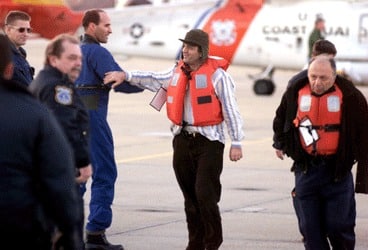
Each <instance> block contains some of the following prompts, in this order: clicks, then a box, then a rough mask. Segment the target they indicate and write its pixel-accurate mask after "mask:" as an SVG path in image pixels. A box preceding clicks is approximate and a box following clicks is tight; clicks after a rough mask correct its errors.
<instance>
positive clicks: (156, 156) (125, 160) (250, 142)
mask: <svg viewBox="0 0 368 250" xmlns="http://www.w3.org/2000/svg"><path fill="white" fill-rule="evenodd" d="M268 141H272V138H270V137H267V138H262V139H258V140H251V141H247V140H245V141H244V142H243V144H244V145H254V144H259V143H265V142H268ZM228 146H230V145H228ZM172 154H173V152H172V151H171V152H165V153H160V154H150V155H145V156H139V157H132V158H127V159H124V160H122V159H121V160H117V161H116V163H118V164H120V163H129V162H135V161H142V160H149V159H156V158H161V157H168V156H172Z"/></svg>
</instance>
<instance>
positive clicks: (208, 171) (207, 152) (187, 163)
mask: <svg viewBox="0 0 368 250" xmlns="http://www.w3.org/2000/svg"><path fill="white" fill-rule="evenodd" d="M173 147H174V157H173V167H174V171H175V175H176V179H177V181H178V184H179V186H180V189H181V191H182V192H183V195H184V207H185V215H186V219H187V226H188V237H189V243H188V247H187V250H203V249H218V248H219V246H220V245H221V243H222V240H223V239H222V224H221V215H220V210H219V207H218V202H219V201H220V196H221V183H220V175H221V172H222V167H223V153H224V145H223V144H222V143H221V142H219V141H210V140H208V139H207V138H206V137H204V136H201V135H199V134H197V135H196V136H195V137H193V136H190V135H185V134H183V133H181V134H179V135H177V136H175V138H174V140H173Z"/></svg>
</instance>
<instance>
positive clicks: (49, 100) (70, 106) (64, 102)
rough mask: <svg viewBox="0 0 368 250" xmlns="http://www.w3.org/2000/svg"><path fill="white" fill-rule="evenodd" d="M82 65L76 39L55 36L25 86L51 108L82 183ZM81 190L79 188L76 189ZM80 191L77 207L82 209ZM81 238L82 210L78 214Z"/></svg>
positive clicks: (85, 151) (85, 154)
mask: <svg viewBox="0 0 368 250" xmlns="http://www.w3.org/2000/svg"><path fill="white" fill-rule="evenodd" d="M81 64H82V52H81V49H80V46H79V41H78V40H77V39H76V38H75V37H73V36H70V35H66V34H61V35H59V36H57V37H55V38H54V39H53V40H52V41H51V42H50V43H49V44H48V46H47V48H46V61H45V67H44V68H43V69H42V70H41V71H40V73H39V74H38V75H37V77H36V78H35V79H34V80H33V81H32V83H31V84H30V86H29V89H30V90H31V92H32V93H33V94H34V95H35V96H36V97H37V98H38V99H39V100H40V101H41V102H43V103H44V104H46V106H47V107H48V108H49V109H50V110H51V111H52V113H53V114H54V115H55V117H56V118H57V120H58V121H59V123H60V125H61V127H62V128H63V131H64V134H65V135H66V138H67V139H68V141H69V143H70V145H71V146H72V149H73V153H74V159H75V167H76V172H77V177H76V181H77V183H78V184H84V183H85V182H87V180H88V178H89V177H90V176H91V175H92V166H91V164H90V153H89V119H88V112H87V109H86V108H85V106H84V104H83V102H82V100H81V99H80V97H79V95H78V93H77V92H76V90H75V87H74V81H75V79H76V78H77V77H78V76H79V72H80V70H81ZM80 192H81V191H80ZM82 197H83V194H82V192H81V193H80V207H81V211H82V212H83V208H84V202H83V198H82ZM79 224H80V236H81V237H82V238H83V228H84V213H81V214H80V223H79Z"/></svg>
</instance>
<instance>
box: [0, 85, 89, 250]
mask: <svg viewBox="0 0 368 250" xmlns="http://www.w3.org/2000/svg"><path fill="white" fill-rule="evenodd" d="M0 124H1V126H0V138H1V139H0V221H1V225H0V241H1V248H2V249H40V248H38V246H37V245H36V244H33V243H35V240H36V239H37V237H39V236H40V235H41V233H47V228H45V227H43V226H44V224H43V222H44V221H45V220H43V219H42V218H45V217H46V218H48V219H47V220H52V221H53V222H54V223H55V224H56V225H57V226H58V227H59V229H60V230H61V232H63V233H66V234H68V235H71V234H73V235H77V234H74V233H73V232H76V231H75V230H76V228H77V227H76V226H77V222H78V219H79V218H78V217H77V215H78V214H79V210H78V209H79V207H78V193H77V189H76V187H75V176H74V170H75V168H74V164H73V163H74V162H73V161H74V160H73V155H72V152H71V149H70V147H69V145H68V142H67V141H66V140H65V138H64V136H63V133H62V130H61V128H60V126H59V124H58V123H57V121H56V119H55V118H54V116H53V115H52V114H51V113H50V112H49V111H48V110H47V109H46V107H45V106H44V105H42V104H41V103H40V102H39V101H38V100H36V99H35V98H34V97H33V96H32V95H31V94H30V93H29V92H28V91H27V90H26V89H25V87H22V86H18V84H17V83H16V82H13V81H12V82H10V81H6V80H4V79H0ZM41 215H42V216H41ZM15 235H18V236H19V237H20V239H19V240H14V236H15ZM70 239H74V237H73V236H71V238H70ZM81 240H82V239H79V242H80V241H81ZM22 246H24V247H22ZM70 249H80V248H78V247H76V246H75V247H71V248H70Z"/></svg>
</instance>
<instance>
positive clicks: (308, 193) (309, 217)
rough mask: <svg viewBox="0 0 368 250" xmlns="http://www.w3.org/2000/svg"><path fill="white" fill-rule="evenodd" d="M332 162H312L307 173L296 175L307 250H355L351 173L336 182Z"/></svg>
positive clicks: (301, 224) (300, 223)
mask: <svg viewBox="0 0 368 250" xmlns="http://www.w3.org/2000/svg"><path fill="white" fill-rule="evenodd" d="M331 164H333V163H331V162H328V161H324V160H320V161H318V162H313V161H311V162H309V163H308V169H307V171H305V172H303V171H296V172H295V190H296V199H297V203H298V211H297V213H298V217H299V228H300V230H301V231H302V234H303V236H304V245H305V249H308V250H319V249H321V250H325V249H330V245H331V247H332V249H334V250H338V249H343V250H353V249H354V246H355V232H354V227H355V218H356V210H355V194H354V183H353V176H352V173H351V172H350V173H348V174H347V175H346V176H345V177H344V178H342V179H341V180H339V181H335V180H334V175H333V171H332V169H334V168H333V166H331Z"/></svg>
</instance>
